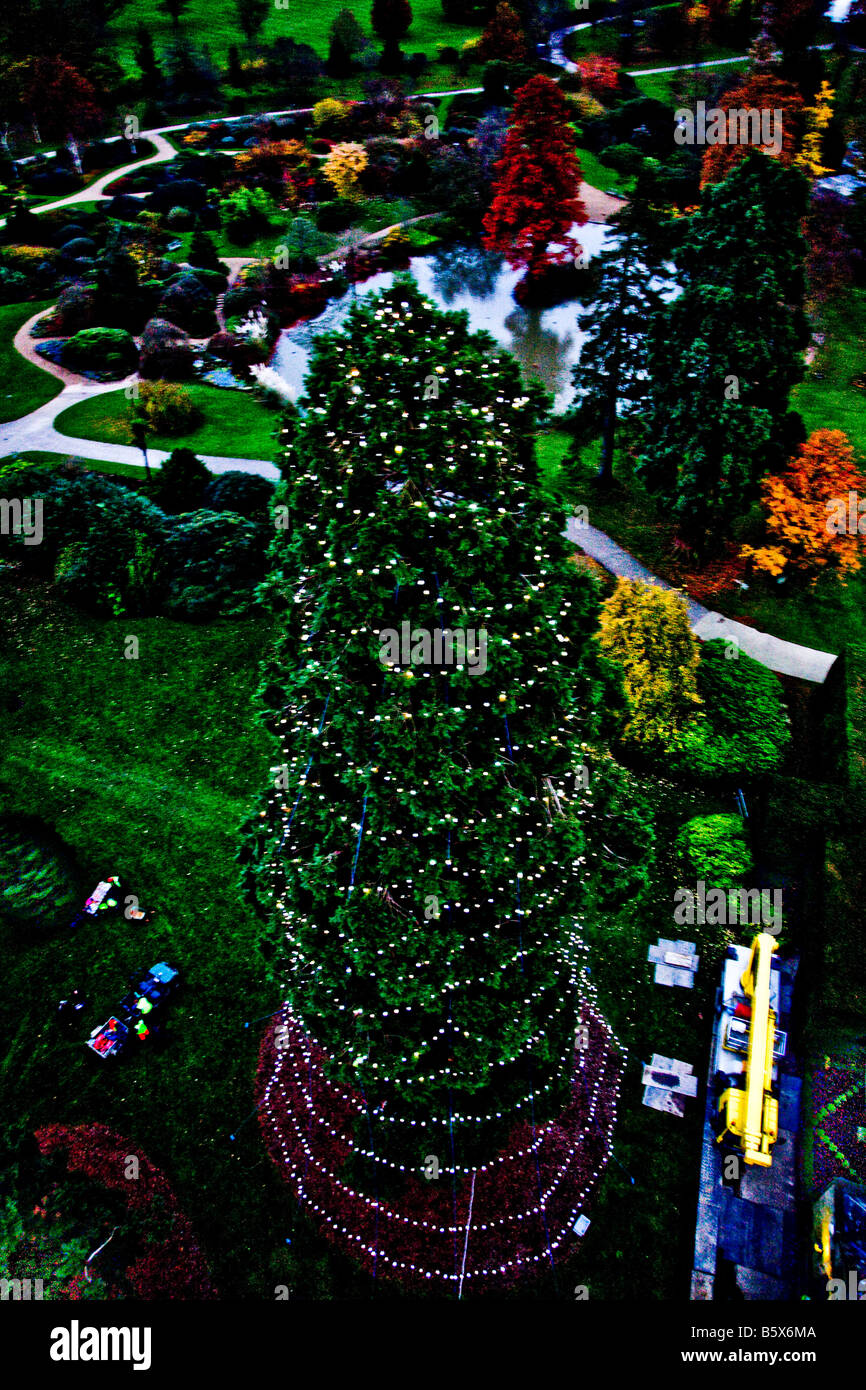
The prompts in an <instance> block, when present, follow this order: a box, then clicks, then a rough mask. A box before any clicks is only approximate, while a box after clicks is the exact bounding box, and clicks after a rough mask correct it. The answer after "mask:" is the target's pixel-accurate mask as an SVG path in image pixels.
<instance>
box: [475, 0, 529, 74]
mask: <svg viewBox="0 0 866 1390" xmlns="http://www.w3.org/2000/svg"><path fill="white" fill-rule="evenodd" d="M478 58H479V59H480V61H481V62H482V63H494V62H501V63H525V62H527V61H528V59H529V49H528V47H527V44H526V36H525V34H524V32H523V25H522V24H521V22H520V16H519V15H518V13H517V11H516V10H513V9H512V7H511V6H510V5H509V4H506V3H505V0H502V3H501V4H499V5H497V6H496V9H495V10H494V12H493V15H492V17H491V19H490V20H489V22H488V25H487V28H486V29H485V30H484V33H483V34H482V35H481V42H480V44H479V45H478Z"/></svg>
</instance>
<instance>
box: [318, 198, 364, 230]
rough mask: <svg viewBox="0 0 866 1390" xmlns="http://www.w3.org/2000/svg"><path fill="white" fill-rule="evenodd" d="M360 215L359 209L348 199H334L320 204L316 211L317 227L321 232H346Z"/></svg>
mask: <svg viewBox="0 0 866 1390" xmlns="http://www.w3.org/2000/svg"><path fill="white" fill-rule="evenodd" d="M357 215H358V209H357V207H356V206H355V205H354V204H353V203H350V202H349V201H348V199H346V198H334V199H332V201H331V202H329V203H320V204H319V206H318V208H317V209H316V226H317V227H318V229H319V231H320V232H344V231H345V230H346V228H347V227H351V225H352V223H353V222H354V220H355V218H356V217H357Z"/></svg>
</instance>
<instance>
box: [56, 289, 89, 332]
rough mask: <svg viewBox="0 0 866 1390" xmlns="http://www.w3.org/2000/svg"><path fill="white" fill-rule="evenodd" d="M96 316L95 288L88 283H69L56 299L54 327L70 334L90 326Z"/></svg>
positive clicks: (58, 330) (57, 330)
mask: <svg viewBox="0 0 866 1390" xmlns="http://www.w3.org/2000/svg"><path fill="white" fill-rule="evenodd" d="M95 317H96V290H95V289H93V288H91V287H90V286H89V285H69V287H68V288H67V289H65V290H64V291H63V292H62V294H61V295H60V296H59V298H58V300H57V310H56V314H55V329H56V332H58V333H60V334H65V335H67V336H71V335H72V334H74V333H79V332H80V331H81V330H82V329H83V328H91V327H92V326H93V322H94V319H95Z"/></svg>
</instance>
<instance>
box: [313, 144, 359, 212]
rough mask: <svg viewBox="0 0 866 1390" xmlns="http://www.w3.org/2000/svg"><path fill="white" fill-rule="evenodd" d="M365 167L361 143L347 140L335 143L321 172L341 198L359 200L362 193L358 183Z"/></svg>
mask: <svg viewBox="0 0 866 1390" xmlns="http://www.w3.org/2000/svg"><path fill="white" fill-rule="evenodd" d="M366 167H367V151H366V150H365V149H364V146H363V145H359V144H357V143H355V142H354V141H351V140H347V141H344V143H343V144H340V145H335V146H334V148H333V149H332V150H331V153H330V154H329V155H328V158H327V159H326V160H325V163H324V166H323V169H322V172H323V174H324V176H325V178H326V179H327V180H328V182H329V183H331V184H333V186H334V188H335V189H336V190H337V193H338V194H339V196H340V197H341V198H349V199H351V200H352V201H353V202H357V201H359V200H360V199H361V198H362V197H363V196H364V195H363V191H362V189H361V185H360V183H359V178H360V175H361V174H363V172H364V170H365V169H366Z"/></svg>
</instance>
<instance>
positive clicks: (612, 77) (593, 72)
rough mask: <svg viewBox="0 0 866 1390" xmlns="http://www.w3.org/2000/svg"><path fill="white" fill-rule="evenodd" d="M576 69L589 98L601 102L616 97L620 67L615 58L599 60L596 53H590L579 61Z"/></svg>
mask: <svg viewBox="0 0 866 1390" xmlns="http://www.w3.org/2000/svg"><path fill="white" fill-rule="evenodd" d="M577 67H578V71H579V73H580V80H581V82H582V83H583V86H584V88H585V90H586V91H587V92H589V94H590V96H594V97H595V98H596V100H598V101H601V102H603V101H605V100H607V99H609V98H610V97H612V96H615V95H616V93H617V91H618V90H619V74H620V66H619V63H618V62H617V61H616V59H615V58H601V57H599V55H598V54H597V53H590V54H588V55H587V56H586V57H585V58H581V59H580V62H579V63H578V65H577Z"/></svg>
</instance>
